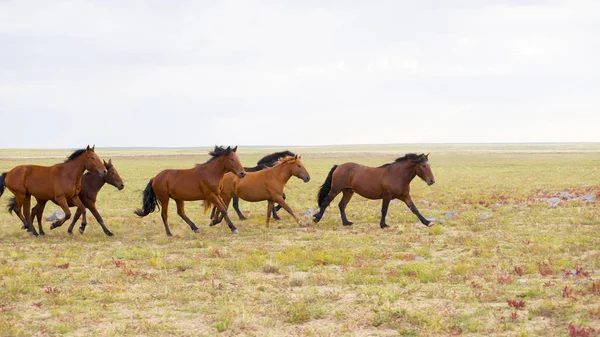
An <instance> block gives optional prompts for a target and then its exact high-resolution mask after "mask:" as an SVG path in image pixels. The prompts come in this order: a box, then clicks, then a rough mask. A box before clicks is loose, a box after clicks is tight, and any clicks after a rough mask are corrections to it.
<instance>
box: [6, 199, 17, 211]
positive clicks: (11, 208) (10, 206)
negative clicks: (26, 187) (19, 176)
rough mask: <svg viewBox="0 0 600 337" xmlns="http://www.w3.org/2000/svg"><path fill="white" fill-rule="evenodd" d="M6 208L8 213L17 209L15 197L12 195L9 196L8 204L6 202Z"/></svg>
mask: <svg viewBox="0 0 600 337" xmlns="http://www.w3.org/2000/svg"><path fill="white" fill-rule="evenodd" d="M6 209H7V210H8V213H10V214H12V212H14V211H16V210H17V198H15V197H12V198H10V200H9V201H8V204H6Z"/></svg>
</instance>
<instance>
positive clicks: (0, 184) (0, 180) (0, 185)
mask: <svg viewBox="0 0 600 337" xmlns="http://www.w3.org/2000/svg"><path fill="white" fill-rule="evenodd" d="M5 180H6V172H4V173H2V175H0V197H1V196H2V194H3V193H4V187H6V182H5Z"/></svg>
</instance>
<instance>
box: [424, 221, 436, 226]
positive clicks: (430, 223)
mask: <svg viewBox="0 0 600 337" xmlns="http://www.w3.org/2000/svg"><path fill="white" fill-rule="evenodd" d="M424 225H425V227H431V226H433V225H435V221H429V222H428V223H426V224H424Z"/></svg>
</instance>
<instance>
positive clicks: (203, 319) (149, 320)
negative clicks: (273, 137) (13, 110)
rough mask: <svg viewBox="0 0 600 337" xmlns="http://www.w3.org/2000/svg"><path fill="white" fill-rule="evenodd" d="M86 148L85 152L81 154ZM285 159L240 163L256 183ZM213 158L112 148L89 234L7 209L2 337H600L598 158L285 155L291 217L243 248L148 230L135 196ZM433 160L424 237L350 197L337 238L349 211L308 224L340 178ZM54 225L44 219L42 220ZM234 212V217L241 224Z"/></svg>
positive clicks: (345, 150) (23, 156)
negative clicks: (358, 168)
mask: <svg viewBox="0 0 600 337" xmlns="http://www.w3.org/2000/svg"><path fill="white" fill-rule="evenodd" d="M83 145H86V144H83ZM282 149H283V148H243V147H240V148H239V150H238V154H239V156H240V159H241V161H242V163H243V164H244V165H245V166H254V163H255V162H256V161H257V160H258V159H260V158H261V157H262V156H263V155H266V154H268V153H271V152H275V151H279V150H282ZM208 150H209V149H207V148H194V149H191V148H189V149H106V150H103V149H102V147H101V146H100V145H98V146H97V147H96V151H97V153H98V155H99V156H100V157H101V158H103V159H106V160H108V159H109V158H112V160H113V163H114V165H115V167H116V168H117V170H118V171H119V173H120V174H121V176H122V177H123V179H124V181H125V189H124V190H122V191H118V190H117V189H116V188H114V187H112V186H105V187H104V188H103V190H102V191H101V192H100V194H99V197H98V202H97V205H98V208H99V209H100V212H101V214H102V216H103V217H104V220H105V223H106V225H107V226H108V228H109V229H110V230H111V231H113V233H114V234H115V235H114V236H113V237H107V236H105V235H104V234H103V232H102V231H101V229H100V226H98V224H97V223H96V221H95V220H94V219H93V217H92V216H91V214H90V213H89V212H88V226H87V229H86V232H85V233H84V234H83V235H80V234H79V233H78V232H77V231H75V232H76V233H75V234H73V235H69V234H68V233H67V231H66V227H67V226H63V227H61V228H58V229H55V230H50V229H49V226H50V222H47V223H45V230H46V233H47V235H46V236H44V237H38V238H35V237H31V236H29V235H28V234H27V233H25V232H24V231H23V230H22V229H21V224H20V222H19V220H18V218H17V217H16V216H10V215H9V214H8V213H7V212H6V211H4V204H6V203H7V202H8V199H9V198H10V197H11V193H10V191H8V190H6V191H5V193H4V195H3V196H2V197H1V198H0V204H2V206H3V207H2V212H0V233H1V235H0V335H2V336H58V335H60V336H63V335H64V336H92V335H93V336H213V335H222V336H233V335H236V336H237V335H247V336H452V335H453V336H458V335H462V336H580V337H585V336H595V335H598V333H600V272H599V269H600V227H599V224H600V212H599V208H600V207H599V205H600V202H599V201H598V199H599V198H600V144H471V145H467V144H457V145H430V144H408V145H368V146H367V145H361V146H330V147H314V148H289V150H291V151H293V152H296V153H298V154H302V161H303V163H304V165H305V166H306V168H307V169H308V171H309V172H310V174H311V180H310V182H308V183H303V182H302V181H300V180H298V179H296V178H294V177H292V179H291V180H290V181H289V183H288V185H287V186H286V190H285V192H286V194H287V200H288V202H289V205H290V206H291V207H292V209H294V210H295V212H296V213H297V214H298V215H299V216H300V217H301V218H302V219H304V220H305V221H306V222H308V223H309V226H308V227H299V226H298V225H296V223H295V222H294V221H293V219H292V218H291V216H289V215H288V214H286V213H285V211H284V210H281V211H280V212H279V214H280V216H281V217H282V220H280V221H277V222H274V223H273V222H272V223H271V226H270V227H269V228H266V227H265V225H264V224H265V218H266V203H265V202H262V203H252V204H251V203H248V202H244V201H241V202H240V208H241V209H242V210H243V211H246V212H247V214H248V220H245V221H240V220H238V219H237V217H236V216H235V214H234V213H233V212H231V213H230V214H231V216H232V220H234V224H235V225H236V226H237V227H238V229H239V231H240V234H238V235H234V234H232V233H231V232H230V231H229V229H228V228H227V226H226V225H224V224H220V225H218V226H215V227H209V226H208V223H209V219H208V215H205V214H203V208H202V203H201V202H200V201H196V202H188V203H186V211H187V214H188V216H189V217H190V218H191V219H192V220H193V221H194V222H195V223H196V224H197V225H198V226H199V227H200V228H201V233H193V232H192V231H191V230H190V229H189V227H188V226H187V225H186V224H185V223H184V222H183V220H182V219H181V218H180V217H179V216H178V215H177V212H176V209H175V207H174V206H175V205H174V202H171V205H170V213H169V217H170V226H171V231H172V232H173V234H174V237H172V238H169V237H167V236H166V235H165V232H164V228H163V225H162V221H161V219H160V215H159V213H153V214H150V215H149V216H147V217H145V218H138V217H137V216H135V215H134V214H133V210H134V209H136V208H138V207H140V206H141V192H142V190H143V188H144V187H145V185H146V183H147V182H148V180H149V179H150V178H151V177H153V176H154V175H155V174H157V173H158V172H159V171H160V170H162V169H165V168H190V167H192V166H193V165H194V164H196V163H202V162H205V161H206V160H207V159H208V155H207V152H208ZM71 152H72V151H70V150H0V172H5V171H7V170H9V169H10V168H12V167H14V166H16V165H20V164H39V165H51V164H54V163H58V162H62V161H63V160H64V159H65V158H66V156H67V155H69V154H70V153H71ZM407 152H418V153H421V152H425V153H427V152H430V153H431V154H430V156H429V158H430V163H431V165H432V170H433V173H434V174H435V177H436V184H434V185H433V186H427V185H426V184H425V183H424V182H423V181H421V180H419V179H418V178H415V180H413V182H412V184H411V195H412V198H413V200H414V201H415V202H416V205H417V207H418V208H419V210H420V211H421V213H422V214H423V215H424V216H425V217H427V218H429V219H436V223H435V225H434V226H432V227H425V226H423V225H421V224H420V223H418V221H417V218H416V217H415V216H414V215H413V214H412V213H411V212H410V211H409V210H408V209H406V207H405V205H404V204H402V203H401V202H393V203H392V204H391V205H390V209H389V212H388V218H387V223H388V224H389V225H390V228H388V229H385V230H383V229H380V228H379V211H380V206H381V203H380V201H372V200H366V199H363V198H361V197H360V196H358V195H355V196H354V198H353V199H352V201H351V202H350V203H349V204H348V208H347V213H348V217H349V219H350V220H351V221H353V222H354V225H353V226H351V227H344V226H342V225H341V220H340V217H339V210H338V208H337V203H338V202H339V200H340V197H339V196H338V197H337V198H336V199H335V200H334V201H333V203H332V204H331V206H330V208H328V209H327V212H326V213H325V216H324V218H323V219H322V220H321V222H320V223H318V224H314V223H312V221H311V218H310V211H314V210H315V209H316V207H317V205H316V194H317V190H318V188H319V186H320V185H321V184H322V183H323V181H324V180H325V177H326V175H327V173H328V172H329V169H330V168H331V166H332V165H334V164H340V163H343V162H347V161H354V162H358V163H362V164H365V165H371V166H379V165H382V164H385V163H389V162H392V161H393V160H394V159H395V158H396V157H400V156H402V155H404V154H405V153H407ZM56 209H58V208H57V207H56V206H54V205H50V204H49V205H48V206H47V208H46V212H45V215H46V216H49V215H50V214H51V213H52V212H53V211H55V210H56ZM230 210H231V209H230Z"/></svg>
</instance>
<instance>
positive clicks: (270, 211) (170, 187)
mask: <svg viewBox="0 0 600 337" xmlns="http://www.w3.org/2000/svg"><path fill="white" fill-rule="evenodd" d="M236 151H237V146H236V147H233V148H232V147H222V146H215V148H214V150H213V151H211V152H209V155H210V159H209V160H208V161H207V162H205V163H203V164H197V165H196V166H195V167H193V168H190V169H166V170H163V171H161V172H159V173H158V174H157V175H156V176H154V177H153V178H151V179H150V181H149V182H148V184H147V185H146V188H145V189H144V191H143V198H142V207H141V208H140V209H137V210H135V211H134V213H135V214H136V215H138V216H140V217H144V216H147V215H149V214H150V213H152V212H154V211H156V209H157V208H158V209H160V211H161V217H162V221H163V224H164V226H165V232H166V234H167V235H168V236H171V235H172V234H171V231H170V229H169V224H168V209H169V200H170V199H173V200H174V201H175V204H176V205H177V214H178V215H179V216H180V217H181V218H182V219H183V220H184V221H185V222H186V223H187V224H188V225H189V226H190V228H191V229H192V230H193V231H194V232H198V231H199V229H198V227H197V226H196V224H194V222H193V221H192V220H190V218H188V216H187V215H186V214H185V206H184V202H185V201H196V200H203V201H204V211H205V212H207V211H208V210H209V209H210V208H211V207H212V212H211V222H210V225H211V226H214V225H216V224H218V223H220V222H221V221H222V220H223V219H225V221H226V222H227V225H228V226H229V228H230V229H231V231H232V232H233V233H238V231H237V228H236V227H235V226H234V225H233V222H232V221H231V219H230V218H229V215H228V212H227V209H228V208H229V204H230V202H231V201H233V208H234V210H235V212H236V213H237V215H238V217H239V218H240V220H244V219H245V217H244V216H243V215H242V212H241V211H240V209H239V199H242V200H246V201H249V202H260V201H267V219H266V225H267V226H269V222H270V220H271V215H272V216H273V218H275V219H279V216H278V215H277V211H278V210H279V209H281V208H283V209H285V210H286V211H287V212H288V213H289V214H290V215H291V216H292V217H293V218H294V219H295V220H296V222H297V223H298V224H299V225H300V226H304V225H305V224H304V223H303V222H302V221H301V220H300V219H299V218H298V216H296V214H295V213H294V211H293V210H292V209H291V208H290V206H289V205H288V204H287V203H286V196H285V194H284V193H283V188H284V186H285V185H286V183H287V182H288V180H289V179H290V178H291V177H292V176H295V177H297V178H299V179H301V180H303V181H304V182H305V183H306V182H308V181H309V180H310V174H309V173H308V171H307V169H306V168H305V167H304V165H303V164H302V161H301V156H300V155H296V154H294V153H292V152H290V151H282V152H276V153H272V154H270V155H268V156H265V157H264V158H262V159H261V160H259V161H258V163H257V165H256V166H254V167H243V166H242V164H241V162H240V159H239V158H238V156H237V154H236ZM428 156H429V155H428V154H427V155H426V154H414V153H408V154H406V155H404V156H403V157H400V158H397V159H396V160H395V161H394V162H392V163H389V164H385V165H382V166H379V167H369V166H364V165H360V164H357V163H344V164H341V165H334V166H333V167H332V168H331V170H330V171H329V174H328V175H327V178H326V180H325V182H324V183H323V185H322V186H321V187H320V189H319V191H318V194H317V202H318V206H319V211H318V212H317V213H316V214H315V215H314V216H313V221H314V222H315V223H317V222H319V221H320V220H321V218H322V217H323V214H324V213H325V210H326V209H327V207H328V206H329V204H330V203H331V202H332V201H333V199H334V198H335V197H336V196H337V195H338V194H340V193H342V199H341V201H340V203H339V209H340V215H341V219H342V224H343V225H344V226H350V225H352V222H351V221H349V220H348V217H347V216H346V205H347V204H348V202H349V201H350V199H351V198H352V196H353V195H354V193H355V192H356V193H358V194H359V195H361V196H363V197H365V198H367V199H381V200H382V205H381V220H380V223H379V224H380V227H381V228H386V227H388V225H387V224H386V222H385V218H386V215H387V210H388V206H389V203H390V201H391V200H393V199H399V200H402V201H403V202H404V203H406V205H407V206H408V208H409V209H410V210H411V211H412V212H413V213H414V214H415V215H416V216H417V218H418V219H419V220H420V222H421V223H422V224H424V225H426V226H429V225H430V224H431V223H430V221H429V220H427V219H426V218H425V217H423V215H421V213H420V212H419V210H418V209H417V207H416V206H415V204H414V203H413V201H412V199H411V197H410V182H411V181H412V180H413V179H414V178H415V177H416V176H418V177H419V178H421V179H422V180H423V181H425V182H426V183H427V184H428V185H432V184H433V183H434V182H435V179H434V176H433V173H432V171H431V167H430V165H429V158H428ZM85 171H88V172H87V173H85ZM84 173H85V174H84ZM107 183H108V184H109V185H112V186H115V187H116V188H118V189H119V190H122V189H123V188H124V187H125V184H124V183H123V180H122V179H121V177H120V176H119V173H118V172H117V170H116V168H115V166H114V165H113V163H112V160H109V161H108V162H106V161H103V160H101V159H100V157H98V155H97V154H96V152H95V146H93V147H89V146H88V147H87V148H85V149H81V150H77V151H75V152H73V153H72V154H71V155H70V156H69V157H68V158H67V159H66V160H65V161H64V162H63V163H59V164H55V165H52V166H40V165H19V166H16V167H14V168H13V169H12V170H10V171H8V172H4V173H2V175H0V196H2V194H3V193H4V190H5V188H8V190H10V191H11V192H12V194H13V195H14V196H13V197H12V198H11V199H10V201H9V203H8V211H9V212H11V213H12V212H14V213H15V214H16V215H17V216H18V217H19V219H20V220H21V222H22V224H23V229H25V230H27V232H29V233H30V234H32V235H35V236H37V235H38V232H37V231H36V229H35V226H34V224H33V222H34V220H35V219H36V218H37V223H38V228H39V235H44V234H45V233H44V230H43V228H42V219H43V212H44V208H45V205H46V203H47V202H48V201H52V202H53V203H55V204H56V205H58V206H59V207H60V208H61V209H62V210H63V212H64V214H65V215H64V217H63V218H62V219H58V220H56V221H55V222H54V223H52V225H51V226H50V229H54V228H57V227H60V226H62V225H63V224H64V223H65V222H66V221H67V220H69V219H70V218H71V211H70V210H69V208H70V207H77V210H76V213H75V216H74V217H73V220H72V221H71V224H70V225H69V229H68V232H69V234H72V233H73V227H74V226H75V224H76V222H77V221H78V219H79V218H80V217H81V219H82V220H81V226H80V227H79V232H80V233H81V234H83V232H84V231H85V227H86V225H87V219H86V208H87V209H89V210H90V211H91V212H92V215H94V217H95V218H96V220H97V221H98V223H99V224H100V226H101V227H102V230H103V231H104V233H105V234H106V235H108V236H112V235H113V234H112V232H111V231H110V230H108V228H107V227H106V225H105V224H104V220H103V219H102V217H101V216H100V213H98V210H97V208H96V197H97V195H98V192H99V191H100V189H101V188H102V187H103V186H104V185H105V184H107ZM31 197H33V198H35V201H36V205H35V206H34V207H31Z"/></svg>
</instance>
